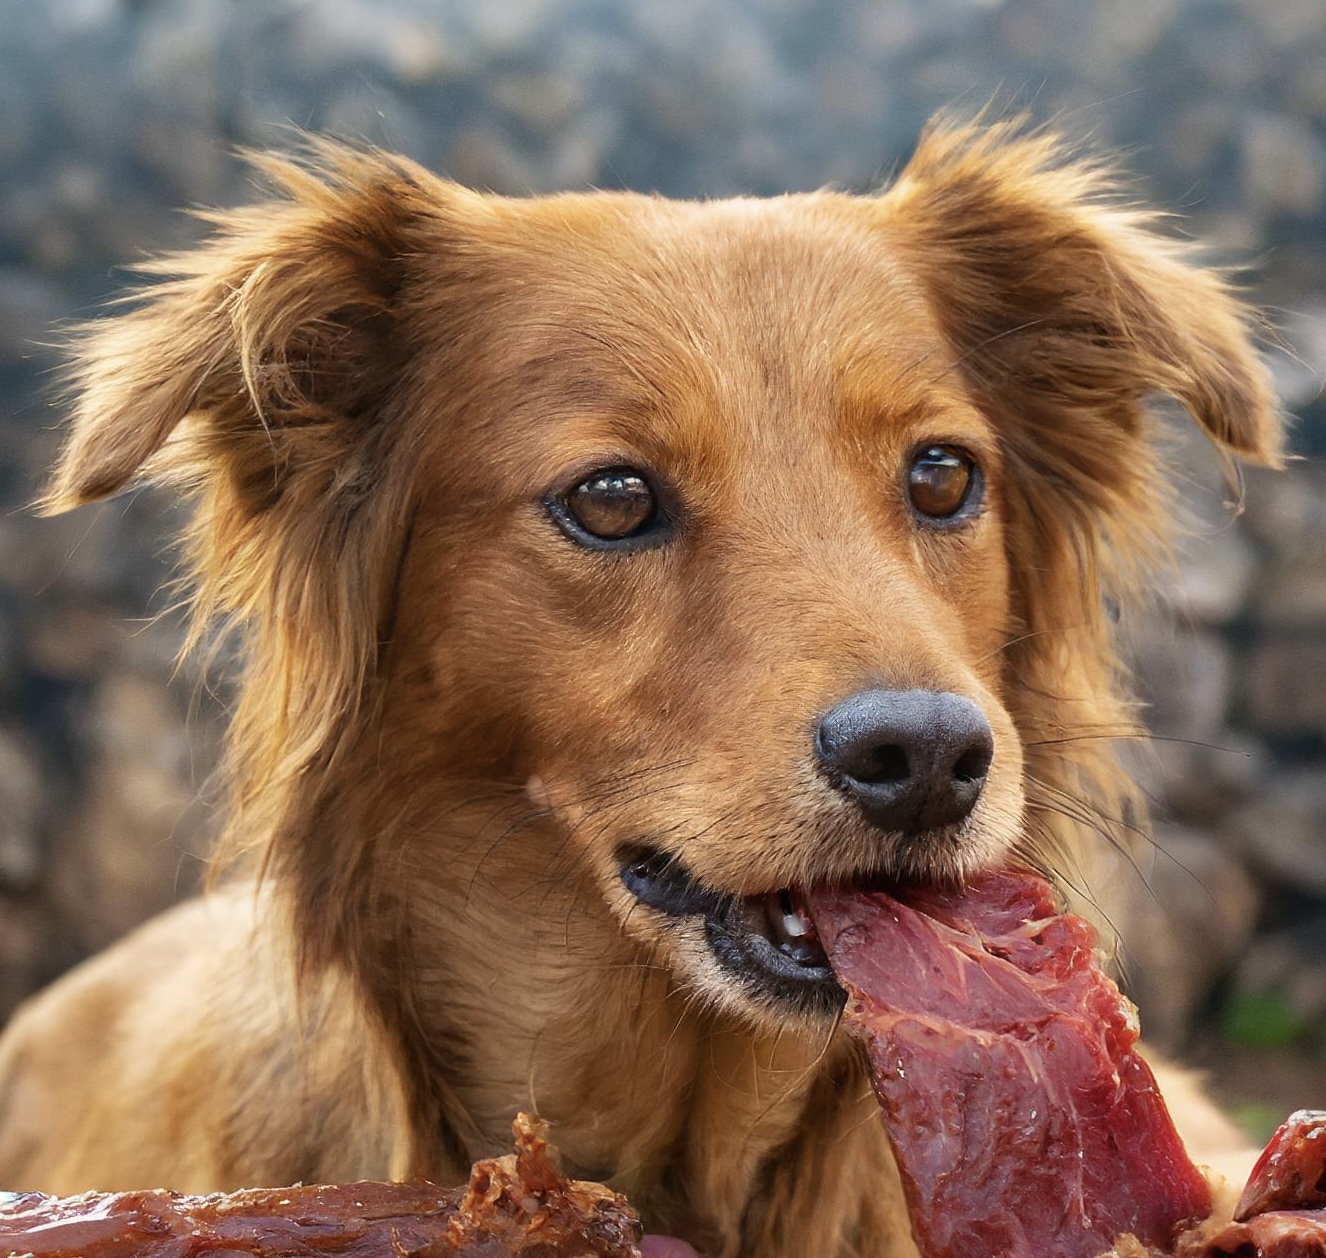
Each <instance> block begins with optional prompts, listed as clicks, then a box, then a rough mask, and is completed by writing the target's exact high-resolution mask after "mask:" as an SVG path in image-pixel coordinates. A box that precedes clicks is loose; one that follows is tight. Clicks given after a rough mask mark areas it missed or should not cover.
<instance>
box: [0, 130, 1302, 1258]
mask: <svg viewBox="0 0 1326 1258" xmlns="http://www.w3.org/2000/svg"><path fill="white" fill-rule="evenodd" d="M263 165H264V167H265V169H266V170H267V172H268V173H269V175H271V176H272V177H273V178H274V179H275V181H276V182H277V183H278V184H279V185H280V187H281V188H282V189H283V191H284V193H285V197H284V199H279V200H276V201H274V202H272V203H269V204H264V205H261V206H258V207H256V208H253V209H248V210H242V211H239V212H235V213H228V214H225V215H222V216H218V218H217V219H216V228H217V230H216V233H215V235H214V237H213V239H212V240H211V242H210V243H208V244H206V245H204V246H203V247H201V248H200V249H198V250H196V251H194V252H191V253H189V254H186V255H184V256H182V257H179V258H174V259H171V260H169V261H168V262H166V263H163V264H162V265H161V266H159V267H158V268H157V270H158V271H159V272H161V273H162V274H170V275H171V276H173V278H171V279H170V280H168V281H167V282H164V283H161V284H159V285H158V286H156V287H154V288H152V289H151V290H150V291H149V293H148V294H147V296H146V298H145V300H144V301H143V304H142V305H141V306H140V307H139V308H137V309H135V310H133V311H132V312H130V313H126V314H121V315H119V316H118V317H116V318H113V319H111V320H109V321H108V322H106V323H104V324H101V325H99V326H97V327H96V328H95V329H93V330H91V331H90V332H89V333H87V335H86V337H85V338H84V339H83V341H82V342H81V344H80V347H79V350H78V375H77V385H78V408H77V414H76V417H75V421H74V427H73V432H72V435H71V437H70V440H69V444H68V447H67V449H66V451H65V453H64V457H63V460H62V462H61V464H60V468H59V471H58V474H57V477H56V482H55V485H54V488H53V490H52V492H51V494H50V498H49V506H50V507H51V509H53V510H63V509H65V508H68V507H73V506H76V505H78V504H79V503H83V502H87V501H90V500H92V499H96V498H100V497H103V496H105V495H108V494H113V493H115V492H116V491H118V490H120V489H122V488H124V487H125V486H126V485H128V484H129V483H130V482H131V481H132V480H134V478H135V477H137V476H139V475H143V476H146V477H147V478H149V479H152V480H156V481H159V482H164V483H167V484H173V485H182V486H184V487H186V488H187V489H188V490H190V491H191V492H192V493H194V494H195V495H196V497H197V503H198V509H197V514H196V519H195V523H194V525H193V528H192V531H191V533H190V536H189V539H188V551H187V555H188V566H189V571H190V572H191V574H192V576H193V579H194V581H195V583H196V591H197V596H196V609H197V617H198V619H197V623H198V624H199V626H204V625H208V624H212V623H215V622H216V621H217V620H218V619H219V620H221V621H222V622H223V623H225V624H228V625H229V626H231V627H233V628H235V629H236V630H237V631H238V633H239V634H240V636H241V639H242V644H243V650H244V658H245V661H246V663H245V671H244V675H243V685H242V692H241V697H240V700H239V705H238V710H237V712H236V714H235V719H234V723H233V727H232V729H231V735H230V737H231V743H230V766H229V767H230V774H231V780H232V782H233V792H232V803H231V813H230V816H231V821H230V826H229V830H228V837H227V843H226V847H225V851H224V853H223V856H222V860H223V862H224V863H225V865H226V867H227V868H229V869H235V868H238V869H240V870H241V871H247V872H248V873H250V874H257V875H259V877H258V881H257V882H256V883H253V882H246V881H244V880H243V879H232V880H230V881H229V882H228V883H227V885H226V887H225V889H223V890H220V891H217V892H215V893H213V894H212V895H211V896H209V897H208V898H206V899H204V900H203V901H200V902H195V903H193V904H189V905H186V906H184V907H183V908H180V909H177V910H176V911H174V912H173V913H171V914H168V915H167V916H166V917H164V918H162V919H160V920H158V921H157V922H155V923H152V924H150V925H148V926H147V927H145V928H144V929H143V930H141V931H140V932H139V933H138V934H137V935H135V936H133V937H131V938H130V939H129V940H127V941H126V942H124V943H123V944H121V945H119V946H118V947H117V948H115V949H113V950H112V951H111V952H109V953H107V954H106V955H105V956H103V957H102V958H100V959H98V960H95V961H93V962H92V963H90V964H89V965H88V966H86V967H84V968H83V969H81V970H80V971H76V972H75V973H74V974H72V975H71V976H69V977H68V978H66V979H65V980H63V981H62V982H61V983H60V984H58V985H57V986H56V987H55V988H54V989H53V990H52V991H51V992H49V993H48V994H46V995H45V996H43V997H41V998H39V999H37V1000H36V1001H34V1002H33V1003H32V1004H31V1005H30V1006H28V1007H27V1008H26V1009H25V1010H24V1011H23V1012H21V1013H20V1014H19V1015H18V1017H17V1018H16V1019H15V1021H14V1023H13V1026H12V1028H11V1029H10V1031H9V1033H8V1037H7V1039H6V1041H5V1042H4V1046H3V1049H2V1050H0V1115H2V1116H3V1117H2V1118H0V1183H3V1184H5V1185H8V1186H13V1187H24V1188H28V1187H34V1188H43V1189H47V1190H53V1191H58V1192H69V1191H72V1190H76V1189H83V1188H90V1187H96V1188H103V1189H104V1188H114V1187H127V1186H136V1185H138V1186H141V1185H147V1184H153V1185H156V1184H163V1185H168V1186H170V1187H175V1188H180V1189H188V1190H204V1189H216V1188H226V1187H234V1186H238V1185H253V1184H260V1183H263V1184H282V1183H287V1182H290V1181H293V1180H305V1181H310V1180H338V1179H339V1180H344V1179H350V1178H358V1177H384V1176H406V1175H426V1176H429V1177H432V1178H435V1179H440V1180H443V1181H448V1180H450V1181H454V1180H458V1179H460V1178H461V1177H462V1176H463V1174H464V1172H465V1170H466V1168H467V1167H468V1165H469V1163H470V1162H471V1160H472V1159H474V1158H475V1157H477V1156H479V1155H486V1154H490V1153H492V1152H494V1151H496V1150H499V1149H501V1148H502V1147H503V1146H504V1145H505V1143H506V1140H507V1133H508V1130H509V1122H510V1119H511V1116H512V1113H513V1111H514V1110H515V1109H517V1108H518V1107H529V1106H530V1105H531V1104H533V1105H535V1106H537V1108H538V1109H539V1111H540V1112H541V1113H542V1114H543V1115H544V1116H545V1117H547V1118H548V1119H549V1120H551V1122H552V1124H553V1129H554V1137H555V1139H556V1141H557V1143H558V1144H559V1146H560V1147H561V1149H562V1152H563V1154H564V1155H565V1158H566V1160H567V1162H568V1164H569V1166H570V1168H571V1169H573V1170H574V1171H575V1172H576V1173H578V1174H581V1175H586V1176H590V1177H595V1178H610V1179H611V1181H612V1182H613V1184H614V1185H615V1186H617V1187H619V1188H622V1189H624V1190H625V1191H627V1192H628V1193H629V1194H630V1195H631V1197H632V1198H633V1200H634V1201H635V1202H636V1204H637V1205H638V1206H639V1207H640V1208H641V1210H642V1212H643V1214H644V1216H645V1219H646V1222H647V1224H648V1226H649V1227H650V1228H651V1229H653V1230H657V1231H662V1232H668V1233H673V1234H675V1235H678V1236H682V1237H685V1238H686V1239H688V1240H689V1241H690V1242H691V1243H692V1244H694V1245H695V1246H696V1247H697V1248H698V1249H700V1250H701V1251H702V1252H703V1253H706V1254H710V1255H725V1256H735V1255H752V1256H753V1255H759V1258H779V1256H781V1255H787V1256H789V1258H790V1256H791V1255H796V1256H797V1258H804V1256H805V1255H807V1254H816V1255H820V1254H822V1255H849V1254H854V1255H863V1256H869V1258H884V1256H885V1255H894V1254H905V1253H908V1252H911V1251H910V1241H909V1240H908V1238H907V1225H906V1220H905V1218H904V1217H903V1215H902V1213H901V1210H900V1207H899V1206H898V1203H897V1196H896V1191H894V1190H892V1189H890V1188H889V1182H890V1180H889V1177H890V1174H891V1171H890V1162H889V1155H888V1151H887V1146H886V1142H885V1140H884V1137H883V1134H882V1130H881V1125H880V1124H879V1123H878V1121H877V1120H876V1119H875V1117H874V1107H875V1102H874V1101H873V1099H872V1098H871V1096H870V1089H869V1086H868V1084H867V1081H866V1077H865V1075H864V1073H863V1069H862V1066H861V1063H860V1061H859V1059H858V1057H857V1056H856V1054H855V1053H854V1051H853V1050H852V1048H851V1046H850V1045H847V1044H845V1043H844V1042H843V1040H842V1037H841V1036H840V1035H838V1034H837V1033H836V1032H835V1024H834V1015H835V1011H836V1009H837V1007H838V1002H839V1001H840V999H841V996H840V993H839V992H838V989H837V988H836V986H835V985H834V983H833V980H832V977H831V974H830V973H829V971H828V970H827V969H826V968H825V965H824V959H823V955H822V953H820V952H819V951H818V949H817V947H816V946H815V944H814V943H813V936H810V937H808V936H807V935H806V933H805V930H806V925H807V922H806V918H805V914H804V912H803V911H802V909H801V907H800V899H799V894H798V889H799V888H804V887H807V886H809V885H811V884H813V883H818V882H832V881H836V880H856V879H865V878H870V877H874V876H881V875H887V876H891V877H895V878H920V879H935V878H946V879H954V878H961V876H962V875H963V873H964V871H969V870H972V869H974V868H976V867H977V866H980V865H982V864H986V863H989V862H993V861H997V860H998V859H1000V858H1001V857H1003V856H1006V855H1008V854H1010V853H1018V854H1021V855H1022V856H1024V857H1027V858H1030V859H1033V860H1036V861H1039V862H1041V863H1046V864H1049V865H1050V866H1053V865H1054V864H1055V862H1056V860H1057V859H1058V858H1059V855H1061V854H1062V853H1063V852H1064V851H1069V852H1074V851H1079V850H1081V847H1082V845H1083V843H1084V842H1087V841H1089V840H1090V839H1091V838H1092V836H1091V833H1090V832H1091V831H1092V830H1093V829H1095V828H1099V827H1108V825H1109V820H1108V819H1109V818H1115V817H1119V816H1121V815H1123V812H1122V810H1123V809H1125V807H1126V806H1127V797H1128V795H1129V791H1130V787H1129V785H1128V783H1127V781H1126V780H1125V779H1124V777H1123V776H1122V774H1121V772H1120V770H1119V768H1118V766H1117V764H1116V761H1115V759H1114V755H1113V752H1112V750H1111V748H1110V741H1109V740H1110V737H1112V736H1115V735H1123V734H1126V733H1127V732H1128V731H1130V730H1131V729H1132V724H1131V718H1130V715H1129V709H1128V707H1127V706H1126V704H1125V701H1124V698H1123V697H1122V695H1121V694H1120V691H1119V686H1118V678H1117V667H1116V660H1115V656H1114V653H1113V650H1112V647H1111V624H1110V616H1109V614H1108V612H1107V605H1108V604H1115V605H1120V606H1126V605H1127V603H1128V602H1129V599H1130V597H1131V595H1132V594H1133V593H1134V592H1135V590H1136V587H1137V585H1138V582H1139V578H1140V576H1141V575H1142V574H1143V573H1144V571H1145V564H1146V561H1148V560H1150V559H1152V558H1153V557H1154V555H1155V552H1156V551H1157V549H1158V547H1159V540H1158V539H1159V538H1160V537H1161V536H1162V535H1163V532H1164V524H1165V521H1166V515H1167V511H1166V506H1165V499H1164V495H1163V494H1162V492H1161V488H1160V484H1159V478H1158V472H1157V466H1156V459H1155V456H1154V453H1153V450H1152V448H1151V444H1150V442H1149V439H1148V421H1147V418H1146V414H1145V411H1144V406H1143V404H1144V400H1145V398H1146V397H1147V395H1149V394H1151V393H1153V392H1157V391H1162V392H1166V393H1169V394H1171V395H1173V396H1174V397H1176V398H1178V399H1179V400H1180V401H1181V402H1182V403H1183V404H1184V405H1185V406H1186V407H1187V408H1188V410H1189V411H1190V412H1191V413H1192V415H1193V417H1194V418H1195V419H1196V421H1197V422H1198V423H1199V424H1200V425H1201V426H1202V427H1203V428H1204V429H1205V430H1206V431H1207V432H1208V434H1209V435H1210V436H1211V438H1212V439H1213V440H1214V441H1215V442H1216V444H1217V445H1218V446H1219V447H1220V448H1221V449H1222V450H1224V451H1227V452H1229V453H1230V454H1231V455H1236V456H1240V457H1243V458H1248V459H1252V460H1256V461H1273V460H1274V459H1275V457H1276V453H1277V443H1278V427H1277V423H1276V418H1275V414H1274V409H1273V404H1272V398H1271V394H1270V389H1269V385H1268V382H1267V377H1266V374H1265V372H1264V371H1263V370H1262V368H1261V367H1260V366H1259V364H1258V361H1257V359H1256V357H1255V355H1254V353H1253V351H1252V349H1251V347H1250V345H1249V339H1248V331H1247V322H1246V317H1245V313H1244V311H1243V310H1242V309H1241V308H1240V307H1239V306H1238V304H1237V303H1236V302H1235V301H1234V299H1232V298H1231V296H1230V295H1229V293H1228V292H1227V291H1226V289H1225V287H1224V286H1223V284H1222V282H1221V281H1220V280H1219V279H1217V278H1215V277H1213V276H1212V275H1211V274H1209V273H1205V272H1203V271H1201V270H1198V269H1195V268H1193V267H1191V266H1190V265H1188V263H1187V262H1186V261H1185V259H1184V256H1183V253H1182V251H1181V249H1180V248H1179V247H1177V246H1176V245H1174V244H1172V243H1170V242H1168V241H1166V240H1163V239H1161V238H1159V237H1158V236H1157V235H1156V234H1154V232H1153V230H1152V225H1151V223H1150V221H1149V219H1148V218H1147V217H1146V216H1144V215H1141V214H1138V213H1135V212H1132V211H1130V210H1127V209H1124V208H1120V207H1119V206H1118V205H1117V203H1115V202H1113V201H1112V199H1111V197H1110V195H1109V191H1110V190H1109V186H1108V182H1107V181H1106V180H1105V179H1104V177H1103V176H1102V175H1100V173H1099V172H1097V171H1095V170H1094V169H1092V168H1090V167H1088V166H1085V165H1083V164H1080V163H1072V162H1065V161H1063V160H1061V158H1060V155H1059V154H1058V152H1057V150H1056V146H1055V144H1054V142H1053V141H1052V139H1050V138H1047V137H1045V136H1038V135H1032V136H1027V135H1020V134H1018V133H1017V131H1016V129H1015V128H1013V127H1011V126H996V127H993V128H984V129H980V128H964V127H957V126H940V127H937V128H935V129H933V130H932V131H931V132H930V134H928V135H927V136H926V138H925V139H924V141H923V142H922V144H921V146H920V148H919V150H918V152H917V155H916V157H915V158H914V160H913V161H912V163H911V164H910V166H909V167H908V168H907V170H906V171H905V173H904V174H903V175H902V177H901V178H900V179H899V180H898V181H897V182H896V184H895V185H894V186H893V187H892V188H891V189H890V190H888V191H887V192H886V193H884V194H883V195H881V196H878V197H855V196H846V195H837V194H833V193H827V192H826V193H818V194H812V195H803V196H789V197H785V198H779V199H775V200H769V201H756V200H736V201H727V202H718V203H714V204H680V203H674V202H669V201H665V200H660V199H657V198H650V197H642V196H634V195H614V194H590V195H567V196H560V197H552V198H546V199H534V200H505V199H500V198H496V197H487V196H481V195H477V194H475V193H472V192H468V191H465V190H463V189H461V188H458V187H456V186H454V185H451V184H448V183H445V182H443V181H440V180H438V179H436V178H434V177H432V176H431V175H429V174H427V173H426V172H424V171H423V170H420V169H418V168H417V167H415V166H413V165H411V164H409V163H407V162H404V161H400V160H396V159H391V158H385V157H380V156H376V155H369V154H364V153H358V152H350V151H345V150H341V149H337V148H331V147H328V148H322V149H319V150H318V152H317V154H316V156H315V158H314V159H313V160H312V161H311V162H308V163H305V164H303V165H298V164H291V163H287V162H283V161H275V160H268V161H265V162H264V163H263ZM200 632H201V629H200ZM1094 841H1097V842H1098V841H1100V840H1099V838H1096V839H1095V840H1094ZM255 888H256V889H255Z"/></svg>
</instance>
